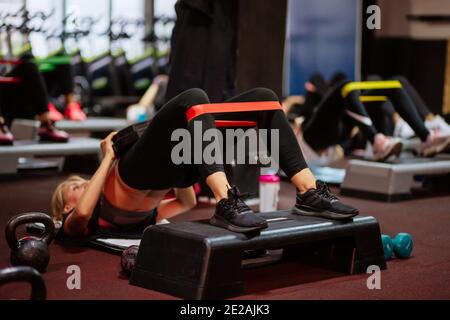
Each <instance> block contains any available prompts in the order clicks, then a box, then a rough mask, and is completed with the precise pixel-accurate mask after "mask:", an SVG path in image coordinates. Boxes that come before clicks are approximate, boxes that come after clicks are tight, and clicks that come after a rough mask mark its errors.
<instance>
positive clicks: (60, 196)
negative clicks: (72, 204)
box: [51, 176, 85, 221]
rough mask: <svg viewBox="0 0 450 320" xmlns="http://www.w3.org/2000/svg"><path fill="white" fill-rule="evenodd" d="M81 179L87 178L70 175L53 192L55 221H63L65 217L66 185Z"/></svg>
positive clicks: (52, 203) (52, 207)
mask: <svg viewBox="0 0 450 320" xmlns="http://www.w3.org/2000/svg"><path fill="white" fill-rule="evenodd" d="M81 181H85V180H84V179H83V178H82V177H80V176H70V177H69V178H68V179H66V180H64V181H63V182H61V183H60V184H58V186H57V187H56V189H55V191H54V192H53V195H52V201H51V210H52V215H53V220H54V221H62V219H63V213H64V206H65V205H66V199H64V188H65V187H66V185H67V184H69V183H72V182H81Z"/></svg>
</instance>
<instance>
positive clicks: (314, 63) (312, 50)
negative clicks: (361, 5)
mask: <svg viewBox="0 0 450 320" xmlns="http://www.w3.org/2000/svg"><path fill="white" fill-rule="evenodd" d="M358 1H359V0H289V10H288V28H287V33H288V34H287V41H288V47H287V49H288V56H287V57H288V60H287V64H286V67H287V68H288V73H287V76H288V79H287V82H286V84H287V85H288V87H287V89H288V90H287V91H288V92H287V93H288V94H303V93H304V86H303V84H304V83H305V81H306V80H307V79H308V77H309V75H310V74H311V73H313V72H317V71H318V72H321V73H323V74H324V75H325V76H326V77H327V78H329V77H330V76H331V75H332V74H333V73H334V72H335V71H338V70H339V71H343V72H345V73H347V75H348V76H349V77H350V78H352V79H354V77H355V59H356V50H355V48H356V41H357V37H356V35H357V30H356V24H357V10H358V8H357V7H358V6H357V2H358Z"/></svg>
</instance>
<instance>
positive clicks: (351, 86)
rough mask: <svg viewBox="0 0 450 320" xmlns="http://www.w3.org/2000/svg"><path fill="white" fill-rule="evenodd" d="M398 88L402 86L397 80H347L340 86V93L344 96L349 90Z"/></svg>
mask: <svg viewBox="0 0 450 320" xmlns="http://www.w3.org/2000/svg"><path fill="white" fill-rule="evenodd" d="M398 88H402V84H401V82H400V81H398V80H386V81H361V82H349V83H347V84H346V85H345V86H344V87H343V88H342V91H341V95H342V97H343V98H345V97H346V96H348V94H349V93H350V92H352V91H355V90H373V89H398Z"/></svg>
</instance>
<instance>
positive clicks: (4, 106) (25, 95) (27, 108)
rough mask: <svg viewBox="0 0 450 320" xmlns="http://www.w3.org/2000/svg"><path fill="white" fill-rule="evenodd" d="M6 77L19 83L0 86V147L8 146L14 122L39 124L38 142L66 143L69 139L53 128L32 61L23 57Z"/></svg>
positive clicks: (47, 103) (43, 85) (46, 98)
mask: <svg viewBox="0 0 450 320" xmlns="http://www.w3.org/2000/svg"><path fill="white" fill-rule="evenodd" d="M6 76H7V77H17V78H19V83H8V84H0V89H1V90H0V145H11V144H13V143H14V137H13V135H12V134H11V132H10V131H9V129H8V126H10V125H11V123H12V121H13V120H14V119H17V118H22V119H34V118H35V117H36V116H38V117H39V120H40V122H41V125H40V128H39V138H40V139H41V140H42V141H52V142H66V141H67V140H68V138H69V135H68V134H67V133H66V132H64V131H61V130H57V129H56V128H55V127H54V126H53V121H52V120H51V117H50V112H49V100H48V96H47V89H46V87H45V83H44V79H43V78H42V76H41V74H40V72H39V70H38V68H37V66H36V65H35V64H34V62H33V61H32V60H31V57H23V59H22V63H20V64H19V65H17V66H14V68H13V70H11V71H10V72H9V73H8V74H7V75H6Z"/></svg>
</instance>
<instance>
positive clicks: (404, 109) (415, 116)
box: [350, 88, 450, 156]
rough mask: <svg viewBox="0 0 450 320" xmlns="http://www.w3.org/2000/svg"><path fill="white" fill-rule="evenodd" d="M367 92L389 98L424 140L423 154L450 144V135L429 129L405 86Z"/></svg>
mask: <svg viewBox="0 0 450 320" xmlns="http://www.w3.org/2000/svg"><path fill="white" fill-rule="evenodd" d="M354 92H356V91H354ZM352 93H353V92H352ZM365 94H373V95H383V96H387V97H388V98H389V100H390V101H391V102H392V105H393V106H394V108H395V110H396V111H397V112H398V114H399V115H400V117H402V118H403V120H405V121H406V123H408V124H409V125H410V126H411V128H412V129H413V130H414V132H415V133H416V135H417V136H418V137H419V138H420V139H421V140H422V146H421V153H422V155H424V156H433V155H436V154H438V153H441V152H443V151H445V150H446V149H447V148H448V147H449V146H450V136H444V135H442V133H441V132H440V131H434V130H433V131H430V130H428V129H427V127H426V126H425V123H424V121H423V119H422V118H421V117H420V114H419V112H418V111H417V109H416V107H415V105H414V102H413V100H412V99H411V97H410V96H409V95H408V93H407V91H406V90H405V89H404V88H394V89H379V90H369V91H367V92H365ZM350 95H351V94H350Z"/></svg>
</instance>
